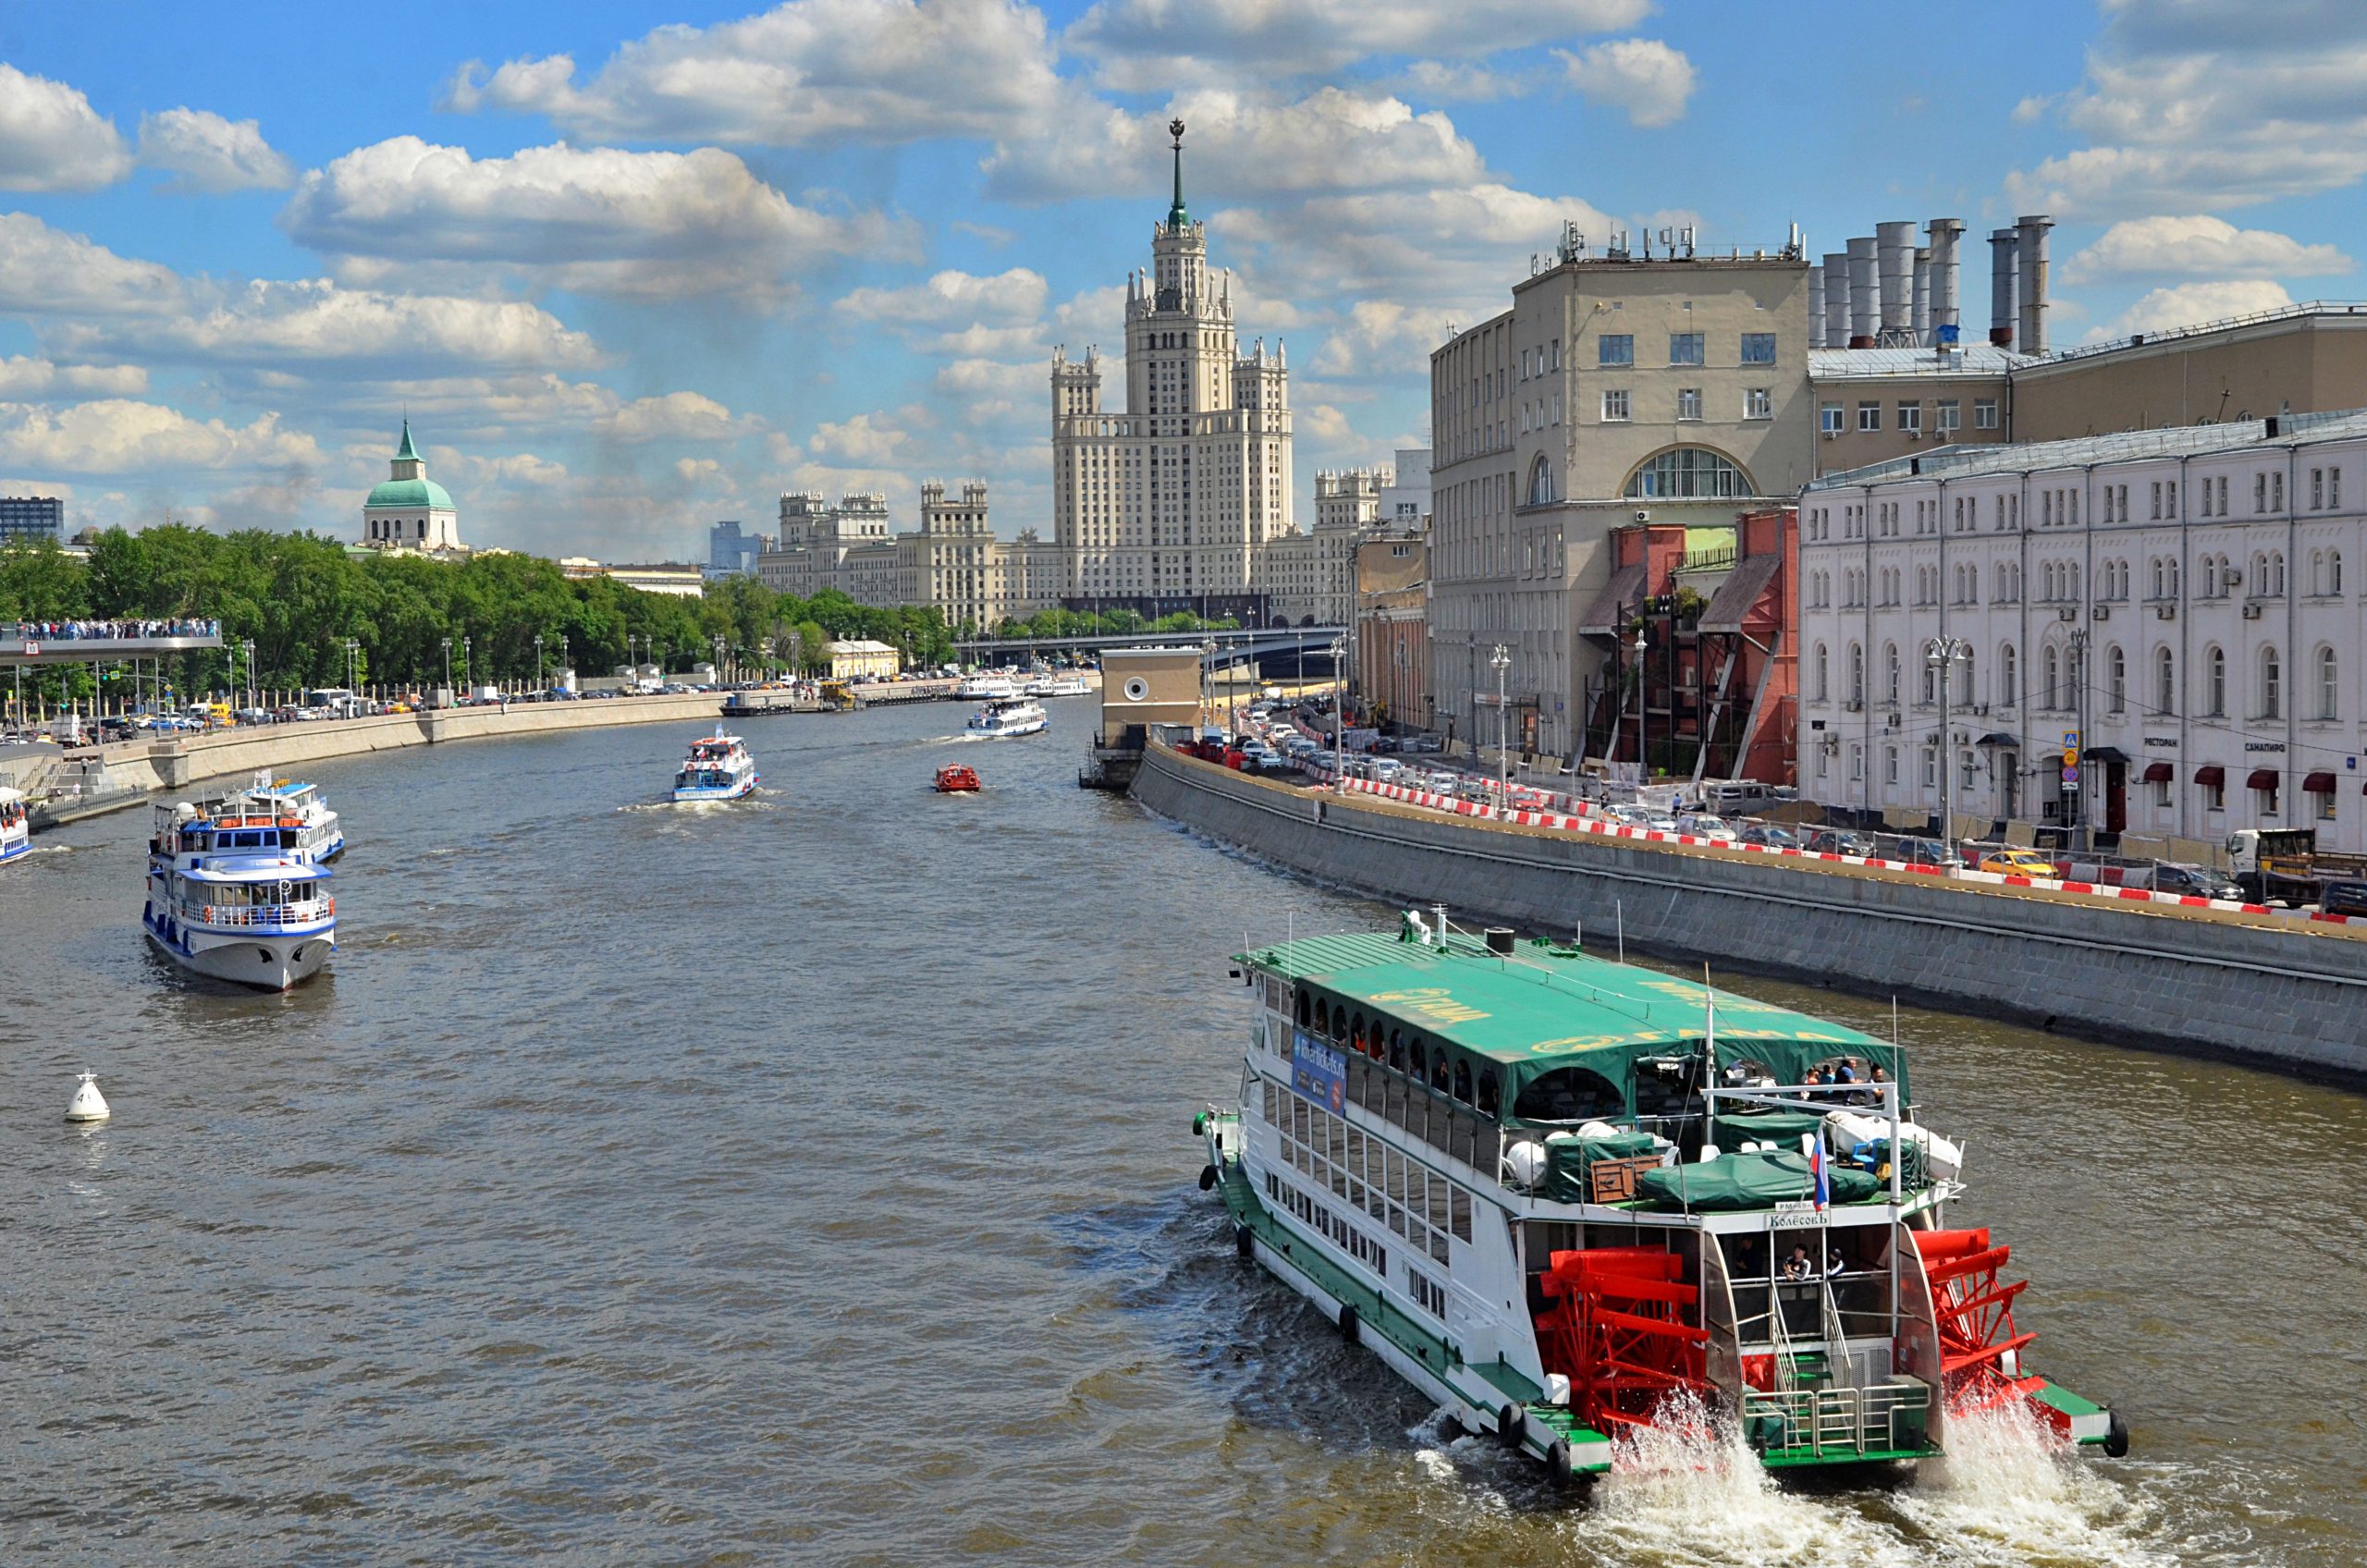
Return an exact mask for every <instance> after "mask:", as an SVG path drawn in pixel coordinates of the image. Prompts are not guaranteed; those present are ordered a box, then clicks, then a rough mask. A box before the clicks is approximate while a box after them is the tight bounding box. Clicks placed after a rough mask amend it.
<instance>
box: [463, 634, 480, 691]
mask: <svg viewBox="0 0 2367 1568" xmlns="http://www.w3.org/2000/svg"><path fill="white" fill-rule="evenodd" d="M476 679H477V677H476V671H475V669H474V668H472V667H471V665H470V661H469V639H468V637H467V635H466V634H465V633H464V634H462V636H461V638H460V684H461V685H463V686H472V685H474V684H475V683H476Z"/></svg>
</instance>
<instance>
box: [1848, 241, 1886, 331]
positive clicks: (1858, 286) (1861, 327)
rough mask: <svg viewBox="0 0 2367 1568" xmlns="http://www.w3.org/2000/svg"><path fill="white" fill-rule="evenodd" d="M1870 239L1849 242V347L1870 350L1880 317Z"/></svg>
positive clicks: (1880, 306)
mask: <svg viewBox="0 0 2367 1568" xmlns="http://www.w3.org/2000/svg"><path fill="white" fill-rule="evenodd" d="M1876 277H1877V274H1876V271H1875V250H1874V242H1873V240H1872V239H1868V238H1866V237H1864V236H1860V237H1858V239H1852V240H1851V241H1849V347H1851V348H1852V349H1870V348H1872V347H1873V346H1874V332H1875V330H1876V328H1877V326H1878V325H1880V323H1881V319H1882V293H1881V288H1880V286H1879V284H1878V283H1877V281H1876Z"/></svg>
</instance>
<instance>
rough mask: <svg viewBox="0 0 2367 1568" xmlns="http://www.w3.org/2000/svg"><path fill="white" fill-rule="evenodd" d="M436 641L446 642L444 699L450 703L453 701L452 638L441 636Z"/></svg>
mask: <svg viewBox="0 0 2367 1568" xmlns="http://www.w3.org/2000/svg"><path fill="white" fill-rule="evenodd" d="M436 641H437V642H439V643H443V644H444V701H445V703H446V704H450V702H451V701H452V639H450V638H449V637H439V638H437V639H436Z"/></svg>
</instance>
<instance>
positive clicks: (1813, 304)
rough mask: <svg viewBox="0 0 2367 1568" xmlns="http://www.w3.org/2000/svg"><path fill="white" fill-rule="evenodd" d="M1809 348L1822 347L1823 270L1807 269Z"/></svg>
mask: <svg viewBox="0 0 2367 1568" xmlns="http://www.w3.org/2000/svg"><path fill="white" fill-rule="evenodd" d="M1809 347H1810V348H1812V349H1821V348H1823V347H1824V269H1823V268H1822V267H1821V266H1818V267H1810V268H1809Z"/></svg>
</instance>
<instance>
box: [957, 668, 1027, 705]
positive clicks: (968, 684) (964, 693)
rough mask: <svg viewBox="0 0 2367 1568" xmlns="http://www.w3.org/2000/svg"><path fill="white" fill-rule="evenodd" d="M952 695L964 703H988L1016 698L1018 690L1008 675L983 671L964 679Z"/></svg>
mask: <svg viewBox="0 0 2367 1568" xmlns="http://www.w3.org/2000/svg"><path fill="white" fill-rule="evenodd" d="M953 694H954V695H955V696H956V697H958V698H960V699H961V700H962V701H963V702H965V703H990V702H993V701H995V700H996V699H998V698H1002V697H1016V696H1017V695H1019V688H1018V687H1017V686H1014V685H1012V680H1011V677H1010V676H1008V675H995V674H989V673H987V672H984V671H981V672H980V673H978V674H976V675H973V676H970V677H968V678H967V679H965V680H963V682H962V684H961V685H959V686H957V687H955V688H954V691H953Z"/></svg>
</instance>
